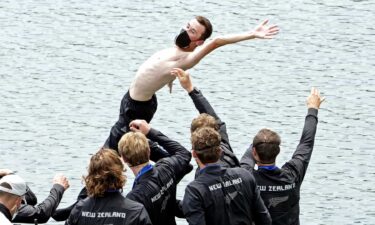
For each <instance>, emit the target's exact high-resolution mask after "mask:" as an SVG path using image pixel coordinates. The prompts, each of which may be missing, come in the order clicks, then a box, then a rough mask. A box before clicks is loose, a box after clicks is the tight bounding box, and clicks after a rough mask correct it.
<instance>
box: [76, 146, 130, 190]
mask: <svg viewBox="0 0 375 225" xmlns="http://www.w3.org/2000/svg"><path fill="white" fill-rule="evenodd" d="M123 172H124V165H123V163H122V161H121V159H120V157H119V156H118V155H117V154H116V153H115V151H113V150H111V149H104V148H102V149H100V150H99V151H98V152H97V153H96V154H95V155H93V156H92V157H91V159H90V164H89V168H88V175H87V176H86V177H83V178H84V181H85V184H86V188H87V192H88V194H89V196H92V197H102V196H103V195H104V193H105V192H106V191H107V190H109V189H115V190H119V189H120V190H121V191H122V188H123V187H124V185H125V183H126V176H125V175H124V174H123Z"/></svg>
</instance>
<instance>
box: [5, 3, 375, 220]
mask: <svg viewBox="0 0 375 225" xmlns="http://www.w3.org/2000/svg"><path fill="white" fill-rule="evenodd" d="M374 8H375V3H374V2H373V1H360V0H357V1H348V0H343V1H333V0H329V1H295V2H291V3H287V2H284V1H279V2H272V3H271V2H269V1H252V2H250V1H247V0H237V1H233V0H232V1H225V2H221V3H217V2H216V1H197V0H192V1H187V2H186V1H185V2H183V1H166V0H162V1H139V0H138V1H137V0H136V1H129V0H125V1H120V0H109V1H98V0H93V1H83V0H76V1H72V0H71V1H69V0H66V1H62V0H60V1H46V0H44V1H42V0H41V1H31V0H20V1H10V0H2V1H0V30H1V31H0V117H1V118H0V167H2V168H10V169H13V170H16V171H18V174H19V175H21V176H22V177H24V178H25V179H26V180H27V181H28V182H29V185H30V186H31V187H32V189H33V190H34V192H35V193H37V195H38V197H39V200H40V201H41V200H43V199H44V198H45V197H46V196H47V194H48V191H49V188H50V187H51V181H52V178H53V175H54V174H55V173H58V172H62V173H64V174H65V175H66V176H67V177H68V178H69V179H70V183H71V188H70V189H69V190H67V191H66V193H65V195H64V198H63V200H62V203H61V205H60V206H67V205H69V204H70V203H72V202H73V201H74V199H75V197H76V195H77V193H78V191H79V190H80V189H81V187H82V184H81V176H82V175H84V174H85V170H86V166H87V162H88V159H89V157H90V155H91V154H92V153H94V152H95V151H96V150H97V149H98V148H99V147H100V146H101V144H102V143H103V142H104V140H105V139H106V137H107V135H108V132H109V129H110V127H111V126H112V124H113V123H114V122H115V120H116V119H117V114H118V110H119V103H120V100H121V98H122V95H123V94H124V92H126V90H127V89H128V87H129V84H130V82H131V80H132V78H133V77H134V75H135V71H136V70H137V68H138V66H139V65H140V64H141V63H142V62H143V61H144V60H145V59H147V58H148V57H149V56H150V55H151V54H152V53H154V52H155V51H157V50H159V49H162V48H166V47H170V46H171V45H172V44H173V38H174V36H175V35H176V33H177V32H178V31H179V29H180V27H181V26H183V25H184V24H185V23H186V22H187V21H188V20H190V19H191V18H192V17H193V16H195V15H205V16H207V17H208V18H210V19H211V22H212V23H213V25H214V33H213V36H215V35H220V34H226V33H235V32H243V31H247V30H250V29H252V28H253V27H254V26H255V25H256V24H257V23H258V22H259V20H262V19H264V18H269V19H270V20H271V22H272V23H277V24H278V25H279V26H280V28H281V33H280V34H279V35H278V36H277V38H276V39H275V40H255V41H247V42H243V43H240V44H236V45H232V46H225V47H223V48H221V49H218V50H216V51H215V52H214V53H212V54H211V55H209V56H208V57H206V58H205V59H204V60H202V62H201V63H200V64H199V65H198V66H196V67H195V68H194V69H192V70H191V71H190V72H191V74H192V76H193V79H194V80H193V81H194V83H195V84H196V86H198V87H199V88H200V89H201V90H202V91H203V92H204V94H205V95H206V97H207V98H208V99H209V100H210V102H211V103H212V105H213V106H214V107H215V109H216V110H217V112H218V114H219V115H220V116H221V117H222V119H223V120H224V121H225V122H226V123H227V125H228V133H229V136H230V139H231V141H232V146H233V147H234V150H235V152H236V154H237V155H238V156H239V157H240V156H242V154H243V152H244V151H245V149H246V148H247V146H248V145H249V143H250V142H251V140H252V137H253V136H254V135H255V133H256V132H257V131H258V130H259V129H260V128H262V127H270V128H273V129H274V130H276V131H277V132H279V133H280V135H281V137H282V140H283V143H282V153H281V154H280V156H279V158H278V164H279V165H280V164H282V163H284V162H285V161H286V160H288V159H289V158H290V157H291V155H292V153H293V151H294V149H295V147H296V145H297V142H298V140H299V138H300V134H301V129H302V126H303V121H304V116H305V114H306V106H305V99H306V97H307V95H308V93H309V90H310V87H311V86H316V87H318V88H319V89H320V90H321V91H322V94H323V95H324V96H326V98H327V99H326V102H325V103H324V104H323V105H322V109H321V110H320V112H319V120H320V123H319V125H318V131H317V135H316V144H315V148H314V153H313V156H312V159H311V163H310V166H309V169H308V172H307V175H306V177H305V181H304V184H303V186H302V193H301V217H300V218H301V224H314V225H315V224H375V203H374V202H373V201H374V200H375V188H374V184H375V183H374V179H373V178H374V174H375V172H374V171H375V166H374V163H373V162H374V160H375V156H374V153H373V146H375V132H374V131H375V129H374V126H375V115H374V113H373V109H374V107H375V79H374V69H375V29H374V26H373V21H374V20H375V16H374V15H375V14H374V10H373V9H374ZM371 9H372V10H371ZM158 100H159V108H158V111H157V113H156V115H155V117H154V120H153V121H152V126H153V127H155V128H157V129H159V130H161V131H163V132H164V133H165V134H167V135H168V136H170V137H171V138H173V139H176V140H178V141H180V142H181V143H183V145H184V146H186V147H187V148H189V149H190V144H189V124H190V121H191V119H192V118H193V117H195V116H196V115H197V112H196V111H195V110H194V107H193V104H192V103H191V100H190V99H189V97H188V96H187V95H186V93H185V92H184V91H183V90H182V88H180V87H179V85H178V84H177V83H176V84H175V86H174V91H173V93H172V94H169V93H168V91H167V89H166V88H165V89H162V90H160V91H159V92H158ZM133 179H134V176H133V175H132V174H130V173H128V183H127V185H126V191H128V190H129V188H130V187H131V185H132V182H133ZM192 179H193V175H192V174H189V175H188V176H186V177H185V179H184V180H183V181H182V182H181V185H180V186H179V190H178V197H182V196H183V194H184V187H185V186H186V184H187V183H189V182H190V181H191V180H192ZM49 224H62V223H56V222H54V221H53V219H51V220H50V222H49ZM179 224H187V223H186V222H185V221H183V220H179Z"/></svg>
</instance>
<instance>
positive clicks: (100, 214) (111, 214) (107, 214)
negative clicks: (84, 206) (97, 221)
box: [82, 211, 126, 219]
mask: <svg viewBox="0 0 375 225" xmlns="http://www.w3.org/2000/svg"><path fill="white" fill-rule="evenodd" d="M82 216H83V217H90V218H113V217H115V218H123V219H125V217H126V213H124V212H86V211H82Z"/></svg>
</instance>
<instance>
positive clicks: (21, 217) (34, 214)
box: [12, 174, 69, 223]
mask: <svg viewBox="0 0 375 225" xmlns="http://www.w3.org/2000/svg"><path fill="white" fill-rule="evenodd" d="M68 188H69V181H68V179H67V178H66V177H65V176H63V175H61V174H57V175H56V176H55V177H54V178H53V187H52V189H51V191H50V194H49V196H48V197H47V198H46V199H45V200H44V201H43V202H41V203H40V204H38V205H36V206H31V205H21V207H20V209H19V211H18V214H17V216H16V217H15V218H14V219H13V220H12V222H15V223H34V220H37V221H38V223H46V222H47V221H48V220H49V218H50V217H51V215H52V214H53V213H54V212H55V210H56V208H57V206H58V205H59V204H60V201H61V198H62V196H63V194H64V191H65V190H66V189H68Z"/></svg>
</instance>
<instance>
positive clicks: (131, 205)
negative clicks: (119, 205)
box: [124, 197, 144, 210]
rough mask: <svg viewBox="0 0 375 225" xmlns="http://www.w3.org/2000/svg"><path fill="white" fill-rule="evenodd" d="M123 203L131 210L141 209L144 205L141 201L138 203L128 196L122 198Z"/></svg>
mask: <svg viewBox="0 0 375 225" xmlns="http://www.w3.org/2000/svg"><path fill="white" fill-rule="evenodd" d="M124 202H125V205H126V206H127V207H129V208H130V209H133V210H142V209H143V208H144V205H143V204H142V203H139V202H137V201H135V200H132V199H130V198H128V197H126V198H125V199H124Z"/></svg>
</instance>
